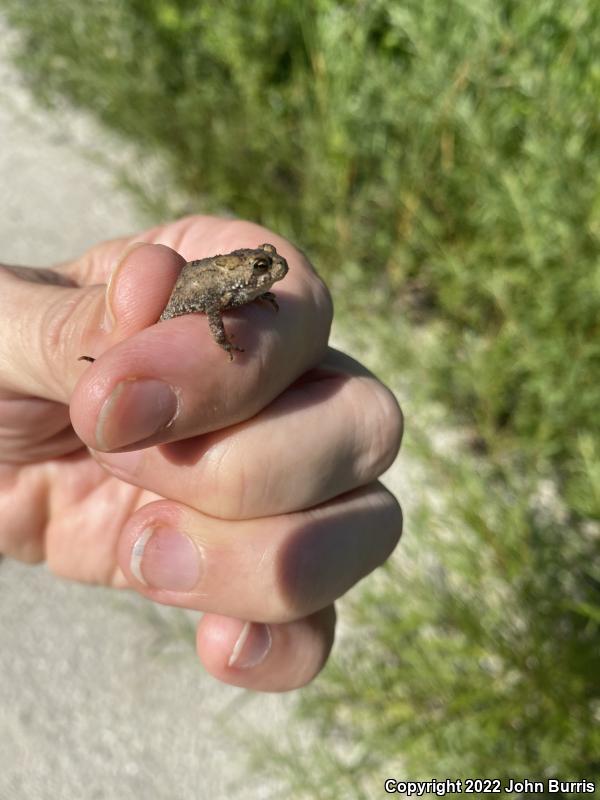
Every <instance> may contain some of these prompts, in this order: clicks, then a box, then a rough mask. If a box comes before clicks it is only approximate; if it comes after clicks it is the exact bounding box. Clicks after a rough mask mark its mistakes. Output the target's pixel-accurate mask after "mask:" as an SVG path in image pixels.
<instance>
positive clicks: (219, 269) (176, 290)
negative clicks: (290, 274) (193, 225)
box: [160, 244, 288, 361]
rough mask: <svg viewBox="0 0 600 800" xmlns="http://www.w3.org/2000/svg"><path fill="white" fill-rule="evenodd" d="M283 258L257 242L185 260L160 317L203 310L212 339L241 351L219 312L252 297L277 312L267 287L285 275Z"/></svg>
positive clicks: (231, 348)
mask: <svg viewBox="0 0 600 800" xmlns="http://www.w3.org/2000/svg"><path fill="white" fill-rule="evenodd" d="M287 271H288V265H287V261H286V260H285V258H283V256H280V255H279V254H278V253H277V250H276V249H275V248H274V247H273V245H272V244H261V245H260V247H257V248H256V250H234V251H233V252H232V253H227V254H226V255H218V256H211V257H210V258H201V259H200V260H199V261H188V263H187V264H185V265H184V267H183V269H182V270H181V272H180V274H179V277H178V278H177V282H176V284H175V286H174V287H173V291H172V292H171V297H170V298H169V302H168V303H167V305H166V308H165V310H164V311H163V312H162V314H161V315H160V318H161V320H164V319H171V318H172V317H180V316H181V315H182V314H193V313H194V312H195V311H203V312H204V313H205V314H206V315H207V316H208V327H209V329H210V332H211V334H212V337H213V339H214V340H215V342H216V343H217V344H218V345H220V346H221V347H222V348H223V350H226V351H227V352H228V354H229V360H230V361H233V352H232V351H233V350H237V351H238V352H240V353H243V352H244V351H243V349H242V348H241V347H236V346H235V345H233V344H232V343H231V342H230V341H229V339H228V338H227V334H226V333H225V327H224V325H223V320H222V318H221V312H223V311H224V310H225V309H227V308H236V307H237V306H243V305H245V304H246V303H251V302H252V301H253V300H266V301H267V302H268V303H270V304H271V305H272V306H273V308H274V309H275V310H276V311H278V310H279V306H278V305H277V301H276V300H275V295H274V294H273V292H270V291H268V290H269V289H270V288H271V286H272V285H273V284H274V283H275V282H276V281H280V280H281V279H282V278H284V277H285V275H286V274H287Z"/></svg>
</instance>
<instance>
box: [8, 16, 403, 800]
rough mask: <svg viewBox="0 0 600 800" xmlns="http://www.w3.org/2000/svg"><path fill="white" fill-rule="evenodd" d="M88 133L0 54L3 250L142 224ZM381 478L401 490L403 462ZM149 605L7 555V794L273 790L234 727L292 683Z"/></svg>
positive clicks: (105, 142) (27, 254)
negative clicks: (241, 664)
mask: <svg viewBox="0 0 600 800" xmlns="http://www.w3.org/2000/svg"><path fill="white" fill-rule="evenodd" d="M0 33H5V31H3V30H2V27H1V25H0ZM91 141H93V142H94V147H95V148H96V149H98V150H99V151H104V152H107V153H108V154H109V155H110V153H111V151H112V152H114V153H118V154H119V157H122V154H123V149H122V147H121V144H120V143H119V142H118V141H116V140H114V139H112V138H111V137H110V136H107V135H106V134H105V133H103V132H100V131H98V129H97V128H96V126H95V125H94V124H93V123H91V122H90V121H89V120H88V119H87V118H85V117H84V116H81V115H73V114H69V115H68V117H67V118H66V119H65V120H64V122H61V121H60V120H59V119H56V118H55V117H53V116H50V115H48V114H47V113H45V112H43V111H40V110H39V109H36V108H35V107H34V106H33V105H32V104H31V102H30V100H29V98H28V95H27V93H26V91H24V90H23V89H22V88H21V87H20V86H19V83H18V80H17V76H16V75H15V73H14V72H13V71H12V69H11V68H10V67H9V66H8V65H7V64H6V63H3V62H2V61H1V59H0V143H1V144H0V185H1V186H2V192H1V198H2V199H1V200H0V211H1V213H0V260H3V261H5V262H6V263H14V264H19V263H20V264H27V265H31V266H37V265H49V264H52V263H53V262H56V261H61V260H64V259H67V258H69V257H72V256H74V255H77V254H78V253H80V252H82V251H83V250H84V249H85V248H86V247H88V246H90V245H92V244H94V243H96V242H98V241H100V240H102V239H104V238H109V237H114V236H117V235H121V234H124V233H128V232H131V231H134V230H136V229H139V228H140V227H142V226H144V225H145V224H146V223H147V221H146V220H142V219H141V218H140V216H139V214H138V213H137V212H136V210H135V208H134V206H133V204H132V202H131V200H130V199H129V197H128V196H127V195H126V194H124V193H123V192H122V191H119V190H117V188H116V187H115V185H114V182H113V180H112V178H111V174H110V172H109V171H108V170H107V169H106V168H103V167H102V166H101V165H100V164H98V163H94V162H91V161H90V160H89V158H87V157H86V155H85V154H84V153H83V152H81V147H80V144H81V143H82V142H91ZM386 483H387V484H388V485H389V486H390V487H393V488H394V489H396V490H397V491H398V492H399V493H400V494H402V493H403V492H402V489H403V484H404V479H403V478H401V467H400V465H399V464H398V463H397V465H395V467H394V468H393V469H392V470H391V471H390V473H388V476H387V480H386ZM0 524H1V521H0ZM149 605H150V604H148V603H147V601H145V600H143V599H142V598H140V597H137V596H135V595H133V594H130V593H126V592H114V591H111V590H106V589H100V588H90V587H86V586H79V585H76V584H72V583H68V582H66V581H62V580H59V579H57V578H55V577H53V576H52V575H50V574H49V573H48V571H47V570H46V569H45V568H44V567H36V568H31V567H25V566H22V565H20V564H18V563H15V562H12V561H8V560H5V561H4V562H2V563H1V564H0V676H1V678H0V800H39V799H41V798H52V800H82V798H85V800H100V799H102V800H104V799H105V798H106V800H113V798H119V800H128V799H129V798H132V800H133V798H135V800H138V799H139V798H141V797H143V798H147V799H148V800H154V799H155V798H156V800H162V798H164V799H165V800H167V799H168V800H173V798H177V799H179V798H181V799H183V798H185V799H186V800H187V798H224V797H227V798H245V800H253V799H254V798H257V799H258V798H261V797H264V796H266V792H267V789H268V788H270V790H273V788H274V786H273V784H271V785H270V786H269V782H268V776H258V778H255V777H253V776H252V774H251V773H250V771H249V769H248V765H247V763H246V756H247V750H246V747H245V746H244V744H243V743H242V742H240V741H237V740H236V736H232V735H231V732H232V731H233V732H235V734H239V735H240V736H241V737H248V738H250V739H251V738H252V737H253V732H254V731H256V732H258V733H262V732H273V731H275V732H280V733H281V735H284V732H285V729H286V726H287V724H288V719H289V713H290V710H291V707H292V705H293V703H294V701H295V696H294V695H293V694H292V695H289V694H288V695H279V696H269V695H259V694H252V693H247V692H244V691H242V690H239V689H235V688H232V687H227V686H223V685H221V684H219V683H217V682H216V681H215V680H213V679H212V678H211V677H209V676H207V675H206V674H205V673H204V672H203V671H202V668H201V666H200V665H199V662H198V661H197V659H196V656H195V653H194V651H193V649H192V647H191V646H190V644H189V642H188V640H187V639H186V638H184V637H177V636H176V635H175V634H174V628H175V626H177V625H181V624H182V622H183V623H186V624H187V625H188V626H189V625H190V623H191V621H192V620H191V615H188V616H186V615H183V614H182V612H179V611H177V610H175V609H164V608H155V607H151V608H150V607H149Z"/></svg>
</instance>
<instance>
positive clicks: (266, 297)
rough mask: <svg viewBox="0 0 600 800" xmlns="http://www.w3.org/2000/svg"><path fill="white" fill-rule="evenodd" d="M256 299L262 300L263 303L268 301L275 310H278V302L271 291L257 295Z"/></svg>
mask: <svg viewBox="0 0 600 800" xmlns="http://www.w3.org/2000/svg"><path fill="white" fill-rule="evenodd" d="M258 299H259V300H264V301H265V303H269V304H270V305H271V306H272V307H273V308H274V309H275V311H279V303H278V302H277V300H276V298H275V295H274V294H273V292H265V293H264V294H261V295H259V297H258Z"/></svg>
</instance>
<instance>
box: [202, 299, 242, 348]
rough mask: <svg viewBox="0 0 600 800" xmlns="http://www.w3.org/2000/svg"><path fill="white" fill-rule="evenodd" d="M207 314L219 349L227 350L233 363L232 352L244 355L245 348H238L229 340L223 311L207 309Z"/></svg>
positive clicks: (213, 308)
mask: <svg viewBox="0 0 600 800" xmlns="http://www.w3.org/2000/svg"><path fill="white" fill-rule="evenodd" d="M206 314H207V316H208V327H209V329H210V332H211V334H212V337H213V339H214V340H215V342H216V343H217V344H218V345H219V347H222V348H223V350H227V353H228V354H229V360H230V361H233V352H232V351H233V350H237V351H238V353H243V352H244V349H243V347H236V346H235V345H234V344H232V343H231V342H230V341H229V339H228V338H227V334H226V333H225V326H224V325H223V319H222V317H221V310H220V309H219V308H218V307H217V306H213V307H212V308H209V309H207V311H206Z"/></svg>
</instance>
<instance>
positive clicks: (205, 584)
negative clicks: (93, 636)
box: [118, 483, 402, 623]
mask: <svg viewBox="0 0 600 800" xmlns="http://www.w3.org/2000/svg"><path fill="white" fill-rule="evenodd" d="M401 527H402V515H401V512H400V507H399V506H398V503H397V502H396V500H395V498H394V497H393V495H391V494H390V493H389V492H388V491H387V490H386V489H385V488H384V487H383V486H382V485H381V484H379V483H373V484H370V485H369V486H365V487H362V488H361V489H357V490H355V491H353V492H349V493H347V494H345V495H342V496H340V497H337V498H335V499H334V500H330V501H328V502H326V503H323V504H321V505H319V506H316V507H314V508H311V509H308V510H305V511H299V512H295V513H292V514H285V515H278V516H271V517H266V518H257V519H248V520H240V521H236V522H232V521H228V520H223V519H218V518H215V517H210V516H207V515H205V514H202V513H201V512H199V511H196V510H194V509H192V508H190V507H189V506H184V505H181V504H179V503H175V502H172V501H169V500H159V501H157V502H154V503H150V504H149V505H146V506H144V507H143V508H140V509H139V510H138V511H136V512H135V513H134V514H133V516H132V517H131V518H130V520H129V521H128V523H127V524H126V526H125V530H124V533H123V535H122V536H121V540H120V543H119V556H118V558H119V564H120V566H121V569H122V570H123V571H124V572H125V574H126V576H127V578H128V579H129V581H130V583H131V585H132V586H134V587H135V588H136V589H137V590H138V591H140V593H141V594H144V595H145V596H147V597H149V598H150V599H152V600H155V601H157V602H159V603H165V604H167V605H174V606H183V607H185V608H190V609H197V610H200V611H207V612H213V613H219V614H223V615H225V616H230V617H236V618H238V619H244V620H253V621H256V622H266V623H281V622H291V621H294V620H298V619H300V618H302V617H305V616H307V615H309V614H312V613H314V612H316V611H318V610H320V609H322V608H325V607H326V606H328V605H329V604H331V603H332V602H333V601H334V600H336V599H337V598H338V597H340V596H341V595H342V594H344V593H345V592H346V591H347V590H348V589H349V588H350V587H352V586H353V585H354V584H355V583H356V582H357V581H359V580H360V579H361V578H363V577H364V576H365V575H367V574H368V573H369V572H371V571H372V570H373V569H375V567H377V566H378V565H379V564H381V563H382V562H383V561H385V559H386V558H387V557H388V556H389V555H390V553H391V552H392V550H393V549H394V547H395V545H396V543H397V542H398V539H399V537H400V533H401Z"/></svg>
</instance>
